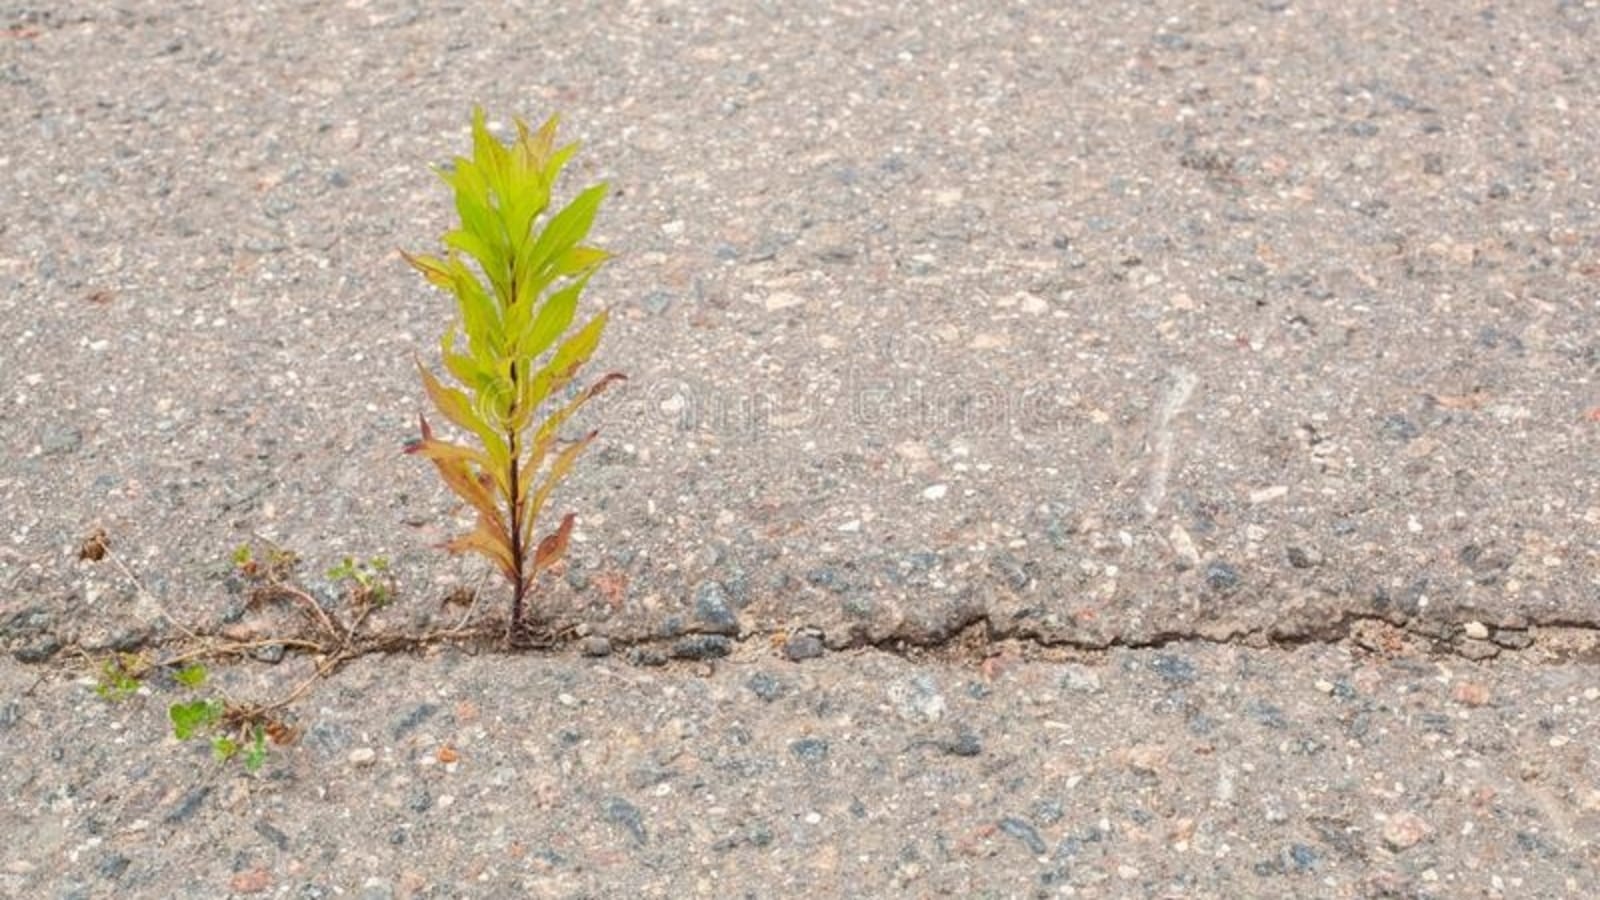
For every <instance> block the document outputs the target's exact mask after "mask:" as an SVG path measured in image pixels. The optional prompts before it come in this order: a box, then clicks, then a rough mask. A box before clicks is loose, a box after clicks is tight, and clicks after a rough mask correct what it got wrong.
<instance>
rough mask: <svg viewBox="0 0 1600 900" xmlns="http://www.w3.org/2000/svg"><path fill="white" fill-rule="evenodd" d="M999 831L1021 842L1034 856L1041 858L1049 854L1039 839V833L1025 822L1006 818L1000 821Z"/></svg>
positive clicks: (1042, 840) (1009, 817) (1014, 818)
mask: <svg viewBox="0 0 1600 900" xmlns="http://www.w3.org/2000/svg"><path fill="white" fill-rule="evenodd" d="M1000 830H1001V831H1004V832H1005V833H1006V834H1009V835H1011V836H1012V837H1014V838H1016V839H1017V840H1019V841H1021V842H1022V843H1023V844H1025V845H1026V846H1027V848H1028V852H1030V853H1032V854H1033V855H1034V856H1043V855H1045V853H1047V852H1049V849H1050V848H1049V847H1047V846H1046V845H1045V842H1044V838H1041V837H1039V832H1038V831H1037V830H1036V829H1035V828H1034V827H1033V826H1032V825H1029V824H1028V823H1027V822H1025V821H1023V820H1022V819H1018V818H1016V817H1015V816H1007V817H1006V818H1004V819H1001V820H1000Z"/></svg>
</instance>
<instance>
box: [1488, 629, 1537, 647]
mask: <svg viewBox="0 0 1600 900" xmlns="http://www.w3.org/2000/svg"><path fill="white" fill-rule="evenodd" d="M1489 639H1490V640H1492V641H1494V642H1495V643H1496V644H1498V645H1500V646H1501V647H1504V648H1506V649H1507V650H1526V649H1528V648H1529V647H1532V646H1533V635H1531V634H1529V633H1528V632H1526V631H1514V630H1511V629H1508V628H1496V629H1495V630H1494V633H1493V634H1491V635H1490V638H1489Z"/></svg>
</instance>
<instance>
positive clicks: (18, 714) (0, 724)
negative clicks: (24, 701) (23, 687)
mask: <svg viewBox="0 0 1600 900" xmlns="http://www.w3.org/2000/svg"><path fill="white" fill-rule="evenodd" d="M21 720H22V707H21V706H20V705H19V704H18V703H17V701H15V700H12V701H10V702H8V703H6V705H5V706H0V731H4V730H6V729H7V728H10V727H11V726H13V725H15V724H17V723H18V722H20V721H21Z"/></svg>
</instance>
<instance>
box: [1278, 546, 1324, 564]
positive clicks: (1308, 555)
mask: <svg viewBox="0 0 1600 900" xmlns="http://www.w3.org/2000/svg"><path fill="white" fill-rule="evenodd" d="M1286 555H1287V556H1288V557H1289V565H1291V566H1294V567H1295V568H1296V569H1310V568H1314V567H1316V566H1317V564H1319V563H1321V562H1322V556H1321V554H1319V553H1317V552H1316V551H1315V550H1307V549H1306V548H1304V547H1290V548H1289V549H1288V550H1287V551H1286Z"/></svg>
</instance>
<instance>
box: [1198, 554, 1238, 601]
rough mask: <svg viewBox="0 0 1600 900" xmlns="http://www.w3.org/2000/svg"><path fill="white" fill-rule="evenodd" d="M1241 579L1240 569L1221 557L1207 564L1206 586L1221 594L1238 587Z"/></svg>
mask: <svg viewBox="0 0 1600 900" xmlns="http://www.w3.org/2000/svg"><path fill="white" fill-rule="evenodd" d="M1239 580H1240V579H1239V570H1237V569H1235V568H1234V567H1233V566H1231V565H1229V564H1227V563H1225V562H1223V561H1222V560H1220V559H1218V560H1212V561H1211V562H1210V563H1207V564H1206V586H1207V587H1209V588H1211V589H1212V590H1213V591H1216V592H1217V593H1219V594H1226V593H1230V592H1232V591H1233V590H1234V589H1236V588H1238V587H1239Z"/></svg>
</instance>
